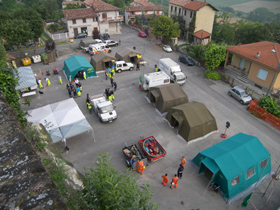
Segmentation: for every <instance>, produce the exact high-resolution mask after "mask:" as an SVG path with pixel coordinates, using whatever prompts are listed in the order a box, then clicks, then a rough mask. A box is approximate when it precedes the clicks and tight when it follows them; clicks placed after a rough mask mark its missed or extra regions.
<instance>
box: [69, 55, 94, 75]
mask: <svg viewBox="0 0 280 210" xmlns="http://www.w3.org/2000/svg"><path fill="white" fill-rule="evenodd" d="M79 71H85V72H86V76H87V78H88V77H96V76H97V75H96V72H95V69H94V68H93V66H92V65H91V64H90V63H89V62H88V60H87V59H86V58H85V57H82V56H72V57H70V58H68V59H67V60H65V61H64V72H65V75H66V78H67V79H68V81H72V80H73V78H74V77H75V76H76V75H77V74H78V72H79Z"/></svg>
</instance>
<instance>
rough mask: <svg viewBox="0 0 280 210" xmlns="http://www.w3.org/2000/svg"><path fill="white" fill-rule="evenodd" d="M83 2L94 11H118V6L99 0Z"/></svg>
mask: <svg viewBox="0 0 280 210" xmlns="http://www.w3.org/2000/svg"><path fill="white" fill-rule="evenodd" d="M84 2H85V4H87V5H88V6H90V7H93V8H94V11H95V12H106V11H119V10H120V8H118V7H115V6H113V5H111V4H107V3H105V2H103V1H100V0H85V1H84Z"/></svg>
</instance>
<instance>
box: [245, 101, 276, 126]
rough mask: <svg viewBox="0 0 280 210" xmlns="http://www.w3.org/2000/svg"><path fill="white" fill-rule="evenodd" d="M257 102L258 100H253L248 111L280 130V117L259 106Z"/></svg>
mask: <svg viewBox="0 0 280 210" xmlns="http://www.w3.org/2000/svg"><path fill="white" fill-rule="evenodd" d="M257 102H258V101H257V100H253V101H251V103H250V104H249V106H248V111H249V112H251V113H252V114H253V115H255V116H257V117H259V118H260V119H261V120H263V121H265V122H266V123H268V124H269V125H271V126H273V127H274V128H276V129H277V130H279V131H280V118H278V117H276V116H274V115H272V114H270V113H268V112H267V111H266V110H264V109H263V108H261V107H259V106H258V104H257Z"/></svg>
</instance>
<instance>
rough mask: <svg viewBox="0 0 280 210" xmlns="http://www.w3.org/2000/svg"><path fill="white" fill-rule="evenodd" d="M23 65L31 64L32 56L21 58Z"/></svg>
mask: <svg viewBox="0 0 280 210" xmlns="http://www.w3.org/2000/svg"><path fill="white" fill-rule="evenodd" d="M21 62H22V65H24V66H28V65H30V64H31V59H30V58H22V59H21Z"/></svg>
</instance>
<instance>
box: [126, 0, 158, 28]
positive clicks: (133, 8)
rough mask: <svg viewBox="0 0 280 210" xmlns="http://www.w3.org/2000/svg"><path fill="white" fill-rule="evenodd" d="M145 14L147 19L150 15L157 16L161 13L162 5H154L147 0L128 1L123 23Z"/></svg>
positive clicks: (133, 20)
mask: <svg viewBox="0 0 280 210" xmlns="http://www.w3.org/2000/svg"><path fill="white" fill-rule="evenodd" d="M142 15H145V17H146V18H147V20H149V19H151V18H152V17H157V16H160V15H163V7H162V6H160V5H155V4H153V3H152V2H150V1H149V0H135V1H133V2H132V3H130V6H129V7H125V15H124V16H125V23H126V24H128V23H129V22H132V23H134V22H135V18H136V17H139V18H141V17H142Z"/></svg>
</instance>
